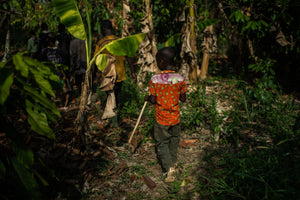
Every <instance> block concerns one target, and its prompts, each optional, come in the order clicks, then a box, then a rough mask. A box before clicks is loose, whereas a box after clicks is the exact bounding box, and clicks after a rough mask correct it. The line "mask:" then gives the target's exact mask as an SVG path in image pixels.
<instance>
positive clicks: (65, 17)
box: [52, 0, 145, 134]
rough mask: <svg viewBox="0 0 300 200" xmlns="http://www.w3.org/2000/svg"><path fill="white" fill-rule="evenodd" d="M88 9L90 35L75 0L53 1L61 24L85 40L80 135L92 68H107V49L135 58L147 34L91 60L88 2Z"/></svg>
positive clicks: (78, 120) (118, 42) (117, 43)
mask: <svg viewBox="0 0 300 200" xmlns="http://www.w3.org/2000/svg"><path fill="white" fill-rule="evenodd" d="M83 2H84V4H85V7H86V16H87V20H86V21H87V23H88V35H89V37H87V32H86V30H85V25H84V23H83V20H82V18H81V15H80V12H79V10H78V7H77V4H76V1H75V0H53V1H52V3H53V6H54V8H55V9H56V10H57V14H58V16H59V17H60V20H61V22H62V23H63V24H64V25H65V26H66V28H67V30H68V31H69V32H70V34H72V35H73V36H74V37H76V38H79V39H82V40H85V44H86V49H88V51H87V69H86V74H85V80H84V85H83V89H82V93H81V99H80V106H79V112H78V114H77V118H76V120H75V123H76V130H75V131H76V133H77V134H79V133H80V132H81V131H83V127H84V126H83V125H84V124H83V123H84V119H85V116H84V115H85V114H84V113H85V106H86V104H87V99H88V95H89V93H90V87H89V83H90V82H91V80H90V79H91V78H90V77H91V76H90V74H91V68H92V66H93V65H94V64H96V65H97V67H98V69H99V70H101V71H102V70H103V69H104V68H105V66H106V63H107V61H106V55H104V54H101V52H102V51H103V50H104V49H107V50H108V51H109V52H110V53H111V54H112V55H118V56H129V57H133V56H135V53H136V51H137V49H138V46H139V43H140V42H141V41H142V40H143V39H144V37H145V34H137V35H133V36H128V37H125V38H121V39H118V40H115V41H113V42H111V43H109V44H107V45H105V46H104V47H103V49H101V50H100V51H99V52H98V53H97V54H95V55H94V56H93V58H91V57H90V56H89V55H90V54H91V48H92V44H91V28H90V27H91V20H90V11H89V10H90V9H89V4H88V2H87V1H86V0H84V1H83Z"/></svg>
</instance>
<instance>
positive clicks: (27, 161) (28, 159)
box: [13, 145, 34, 168]
mask: <svg viewBox="0 0 300 200" xmlns="http://www.w3.org/2000/svg"><path fill="white" fill-rule="evenodd" d="M13 149H14V152H15V153H16V156H17V159H18V161H19V162H20V163H21V164H23V165H24V166H27V167H28V168H29V167H31V166H32V165H33V161H34V157H33V153H32V151H30V150H29V149H25V148H21V147H20V146H18V145H14V147H13Z"/></svg>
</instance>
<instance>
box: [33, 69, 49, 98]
mask: <svg viewBox="0 0 300 200" xmlns="http://www.w3.org/2000/svg"><path fill="white" fill-rule="evenodd" d="M29 71H30V72H31V73H32V74H33V77H34V80H35V81H36V83H37V84H38V85H39V87H40V88H41V89H42V91H44V92H46V93H47V94H50V95H51V96H55V94H54V92H53V90H52V87H51V84H50V83H49V81H48V80H46V79H45V78H44V76H43V74H42V73H40V72H39V71H38V70H36V69H34V68H32V67H30V68H29Z"/></svg>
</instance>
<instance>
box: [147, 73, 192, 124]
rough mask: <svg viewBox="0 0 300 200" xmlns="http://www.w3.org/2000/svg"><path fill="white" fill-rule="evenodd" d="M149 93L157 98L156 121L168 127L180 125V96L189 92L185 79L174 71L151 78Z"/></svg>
mask: <svg viewBox="0 0 300 200" xmlns="http://www.w3.org/2000/svg"><path fill="white" fill-rule="evenodd" d="M149 91H150V93H151V95H153V96H156V106H155V119H156V121H157V122H158V123H159V124H161V125H167V126H173V125H176V124H178V123H179V122H180V110H179V105H178V103H179V96H180V94H184V93H185V92H186V91H187V87H186V84H185V82H184V77H183V76H181V75H180V74H177V73H175V72H174V71H170V70H165V71H162V72H161V73H159V74H156V75H154V76H153V77H152V78H151V81H150V87H149Z"/></svg>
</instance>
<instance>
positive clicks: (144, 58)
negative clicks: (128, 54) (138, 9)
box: [137, 0, 159, 88]
mask: <svg viewBox="0 0 300 200" xmlns="http://www.w3.org/2000/svg"><path fill="white" fill-rule="evenodd" d="M144 5H145V10H146V11H145V17H144V18H143V21H142V22H141V24H142V25H144V26H143V28H142V32H143V33H147V35H146V37H145V39H144V40H143V41H142V42H141V43H140V48H139V59H138V62H137V64H138V65H139V66H140V71H139V74H138V76H137V84H138V86H139V87H140V88H143V87H144V83H145V79H146V76H147V74H149V73H150V72H154V73H156V72H159V69H158V67H157V64H156V59H155V56H156V53H157V47H156V38H155V32H154V28H153V21H152V8H151V7H150V0H145V1H144Z"/></svg>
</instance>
